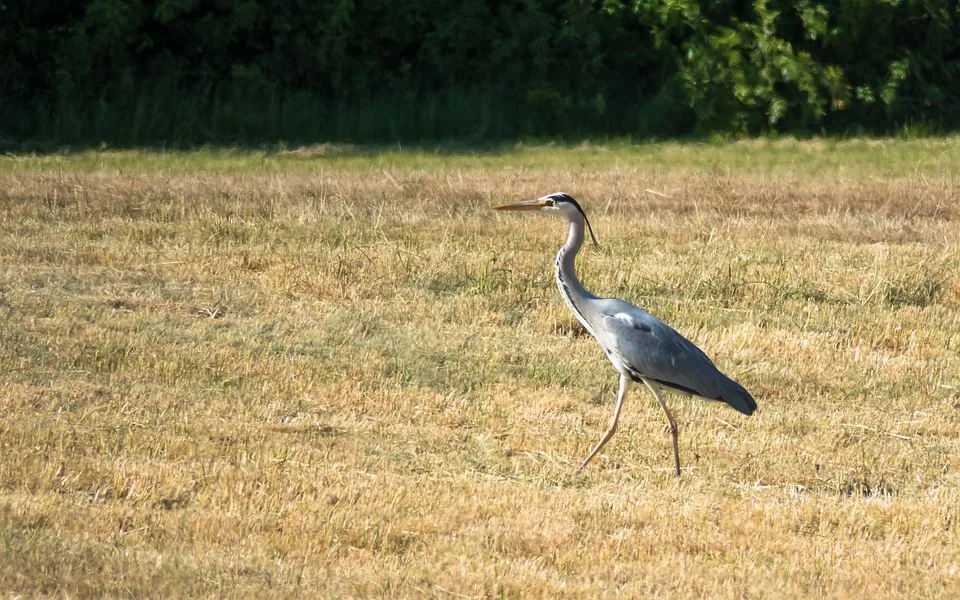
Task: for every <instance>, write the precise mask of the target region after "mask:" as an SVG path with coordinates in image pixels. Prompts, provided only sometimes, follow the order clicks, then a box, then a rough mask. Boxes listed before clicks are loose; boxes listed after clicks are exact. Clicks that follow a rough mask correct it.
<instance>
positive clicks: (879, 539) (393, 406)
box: [0, 139, 960, 598]
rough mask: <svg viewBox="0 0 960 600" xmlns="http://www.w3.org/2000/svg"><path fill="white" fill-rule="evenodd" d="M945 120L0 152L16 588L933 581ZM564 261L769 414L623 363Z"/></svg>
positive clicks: (944, 497) (884, 587)
mask: <svg viewBox="0 0 960 600" xmlns="http://www.w3.org/2000/svg"><path fill="white" fill-rule="evenodd" d="M958 164H960V143H958V141H957V140H956V139H941V140H926V141H924V140H920V141H881V140H852V141H847V142H829V141H808V142H796V141H789V140H788V141H779V142H766V141H752V142H732V143H728V144H719V143H718V144H707V145H692V144H687V145H685V144H650V145H645V146H637V147H633V146H628V145H623V144H619V145H618V144H612V145H609V146H598V145H587V144H584V145H581V146H577V147H561V146H551V147H532V146H518V147H511V148H503V149H500V150H496V151H490V152H482V153H468V154H456V153H453V152H451V151H405V150H402V149H394V150H390V151H382V152H378V151H374V150H370V149H365V148H351V147H342V146H318V147H315V148H310V149H302V150H295V151H284V152H269V153H244V152H238V151H235V152H222V151H220V152H216V151H197V152H190V153H160V152H157V153H144V152H89V153H84V154H78V155H66V156H46V157H31V156H22V155H20V156H6V157H3V158H0V342H2V349H0V410H2V411H3V415H4V418H3V419H2V420H0V592H2V593H3V594H6V595H9V596H38V595H39V596H58V597H60V596H65V597H100V596H132V597H143V596H171V597H182V596H231V597H232V596H256V597H290V596H295V595H303V596H307V597H311V596H312V597H344V598H346V597H436V598H475V597H478V598H487V597H524V598H529V597H550V598H553V597H604V596H607V597H614V596H623V597H640V596H658V597H669V598H676V597H683V596H686V597H703V596H717V597H765V598H769V597H847V598H849V597H862V598H875V597H946V596H949V595H951V594H956V592H957V590H958V589H960V317H958V314H960V176H958V174H957V172H956V165H958ZM558 190H563V191H567V192H570V193H572V194H573V195H574V196H576V197H577V198H578V199H580V200H581V202H582V204H583V205H584V206H585V208H586V210H587V211H588V214H589V215H590V216H591V220H592V222H593V226H594V229H595V231H596V233H597V235H598V237H599V239H600V243H601V245H602V249H601V250H599V251H597V250H594V249H588V250H585V252H584V254H583V256H581V258H580V262H579V269H580V272H581V279H582V280H583V282H584V284H585V285H586V286H587V287H588V288H590V289H591V290H593V291H594V292H595V293H597V294H599V295H609V296H617V297H621V298H624V299H627V300H629V301H631V302H634V303H635V304H638V305H640V306H641V307H644V308H646V309H648V310H649V311H650V312H652V313H654V314H656V315H657V316H659V317H661V318H662V319H664V320H666V321H667V322H669V323H671V324H672V325H673V326H674V327H675V328H677V329H678V330H679V331H680V332H682V333H684V334H685V335H686V336H687V337H689V338H690V339H692V340H693V341H694V342H696V343H698V344H699V345H700V346H701V347H703V348H704V349H705V350H706V351H707V353H708V354H710V355H711V356H712V357H713V358H714V359H715V362H716V363H717V364H718V366H719V367H720V368H721V369H722V370H724V371H725V372H726V373H728V374H729V375H731V376H733V377H735V378H737V379H738V380H740V381H741V382H742V383H743V384H744V385H745V386H746V387H747V388H748V389H750V390H751V391H752V393H753V395H754V396H755V397H756V399H757V401H758V403H759V405H760V409H759V411H758V413H757V414H756V415H754V416H753V417H751V418H745V417H743V416H741V415H739V414H737V413H736V412H735V411H733V410H731V409H729V408H728V407H725V406H722V405H717V404H709V405H708V404H705V403H702V402H699V401H695V400H686V399H682V398H676V397H670V398H669V399H668V401H669V402H670V404H671V406H672V407H673V412H674V415H675V416H676V417H677V420H678V423H679V426H680V452H681V459H682V460H683V461H684V467H685V471H684V474H683V477H682V478H680V479H677V478H676V477H674V476H673V474H672V450H671V446H670V438H669V434H668V431H667V427H666V422H665V419H664V417H663V414H662V411H661V410H660V408H659V407H658V406H657V404H656V402H655V401H654V400H653V397H652V396H651V395H650V394H649V393H646V392H644V391H643V390H642V389H640V388H635V389H634V390H633V391H632V393H631V395H630V396H629V397H628V398H627V402H626V407H625V409H624V416H623V418H622V419H621V428H620V431H619V433H618V434H617V436H616V437H614V438H613V440H612V441H611V443H610V444H608V446H607V447H606V448H605V449H604V452H603V453H602V454H601V455H600V456H599V457H598V458H597V459H596V460H595V461H594V462H593V463H592V464H591V465H590V467H588V469H587V470H586V471H585V472H584V473H583V474H581V475H578V476H575V475H573V473H572V471H573V469H574V468H575V467H576V465H577V464H578V461H579V460H581V459H582V458H583V457H584V456H585V455H586V453H587V452H588V451H589V449H590V447H591V446H592V444H594V443H595V442H596V441H597V440H598V439H599V437H600V435H601V433H602V432H603V429H604V428H605V427H606V425H607V422H608V420H609V418H610V415H611V412H612V408H613V400H614V394H615V392H616V381H617V379H616V374H615V371H614V370H613V367H612V366H611V365H610V364H609V363H608V362H607V361H606V359H605V357H604V356H603V353H602V351H601V350H600V348H599V346H597V344H596V343H595V342H594V340H593V339H592V338H590V337H589V336H588V335H586V334H585V332H584V331H583V330H582V329H581V327H580V326H579V324H577V323H576V321H575V320H574V319H573V317H572V316H571V315H570V314H569V312H568V311H567V309H566V307H564V306H563V305H562V303H561V301H560V298H559V296H558V294H557V291H556V288H555V285H554V282H553V274H552V272H551V268H552V264H553V256H554V253H555V252H556V250H557V248H558V247H559V245H560V244H561V243H562V241H563V239H564V236H565V228H564V224H563V223H562V222H561V221H559V220H555V219H551V218H547V217H545V216H541V215H516V214H506V215H504V214H499V213H495V212H494V211H492V210H490V209H491V207H492V206H494V205H496V204H499V203H502V202H505V201H512V200H518V199H524V198H529V197H534V196H539V195H542V194H545V193H548V192H553V191H558Z"/></svg>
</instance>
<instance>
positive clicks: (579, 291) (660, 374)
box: [496, 192, 757, 477]
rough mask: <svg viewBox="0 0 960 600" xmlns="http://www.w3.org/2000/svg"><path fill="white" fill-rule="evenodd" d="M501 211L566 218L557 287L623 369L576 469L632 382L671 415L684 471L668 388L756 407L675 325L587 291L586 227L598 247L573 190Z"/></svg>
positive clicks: (745, 408) (613, 426) (606, 437)
mask: <svg viewBox="0 0 960 600" xmlns="http://www.w3.org/2000/svg"><path fill="white" fill-rule="evenodd" d="M496 208H497V210H537V211H542V212H546V213H556V214H560V215H563V216H564V217H566V218H567V221H568V223H569V226H570V228H569V232H568V234H567V243H565V244H564V245H563V247H562V248H560V251H559V252H558V253H557V262H556V269H557V287H559V288H560V295H561V296H562V297H563V300H564V301H565V302H566V303H567V306H569V307H570V310H571V311H573V314H574V316H575V317H576V318H577V320H578V321H580V323H582V324H583V326H584V327H585V328H586V330H587V331H588V332H590V335H592V336H593V337H594V338H596V340H597V342H599V343H600V346H601V347H602V348H603V351H604V352H605V353H606V354H607V358H608V359H610V362H611V363H613V366H614V367H616V369H617V371H618V372H619V373H620V387H619V390H618V392H617V404H616V407H615V408H614V410H613V419H612V420H611V421H610V426H609V427H608V428H607V431H606V433H604V434H603V437H602V438H601V439H600V442H599V443H598V444H597V445H596V446H595V447H594V448H593V450H592V451H591V452H590V454H589V455H588V456H587V458H585V459H584V460H583V462H582V463H580V467H579V468H578V469H577V472H580V471H581V470H582V469H583V468H584V467H586V466H587V463H589V462H590V461H591V460H592V459H593V457H595V456H596V455H597V453H599V452H600V450H601V449H602V448H603V447H604V445H605V444H606V443H607V442H608V441H610V438H612V437H613V434H614V433H616V431H617V423H618V422H619V420H620V409H621V408H623V400H624V398H625V397H626V395H627V390H628V389H629V388H630V385H631V384H633V383H642V384H644V385H646V386H647V387H648V388H649V389H650V391H651V392H653V395H654V396H655V397H656V399H657V402H659V403H660V406H661V407H662V408H663V412H664V413H666V415H667V421H668V422H669V423H670V435H671V437H672V439H673V460H674V466H675V467H676V472H677V476H678V477H679V476H680V452H679V450H678V449H677V422H676V421H674V419H673V415H671V414H670V409H669V408H667V404H666V402H664V400H663V393H662V392H664V391H670V392H675V393H679V394H683V395H686V396H696V397H699V398H702V399H705V400H716V401H721V402H726V403H727V404H729V405H730V406H732V407H733V408H735V409H736V410H738V411H740V412H742V413H743V414H745V415H751V414H753V411H754V410H756V408H757V403H756V401H754V399H753V397H752V396H751V395H750V393H749V392H748V391H747V390H746V389H745V388H744V387H743V386H742V385H740V384H739V383H737V382H736V381H734V380H733V379H730V378H729V377H727V376H726V375H724V374H723V373H721V372H720V370H719V369H717V367H716V366H715V365H714V364H713V362H712V361H711V360H710V359H709V358H708V357H707V355H706V354H704V353H703V351H702V350H700V348H697V347H696V346H695V345H694V344H693V342H691V341H689V340H688V339H686V338H685V337H683V336H682V335H680V334H679V333H677V332H676V331H675V330H674V329H673V328H672V327H670V326H669V325H667V324H666V323H664V322H663V321H661V320H660V319H657V318H656V317H654V316H653V315H651V314H649V313H647V312H646V311H643V310H641V309H639V308H637V307H636V306H634V305H632V304H630V303H628V302H624V301H623V300H619V299H617V298H598V297H597V296H594V295H593V294H591V293H590V292H588V291H587V290H586V289H585V288H584V287H583V285H582V284H581V283H580V279H579V278H577V273H576V271H575V270H574V260H575V259H576V256H577V252H579V251H580V247H581V246H582V245H583V240H584V227H586V229H587V230H588V231H589V232H590V238H591V239H592V240H593V243H594V245H596V246H597V247H599V245H598V244H597V239H596V237H594V235H593V228H592V227H590V221H588V220H587V215H586V213H584V212H583V209H582V208H581V207H580V204H578V203H577V201H576V200H574V199H573V197H572V196H570V195H569V194H565V193H562V192H558V193H555V194H550V195H548V196H543V197H542V198H537V199H536V200H525V201H523V202H515V203H513V204H504V205H502V206H497V207H496Z"/></svg>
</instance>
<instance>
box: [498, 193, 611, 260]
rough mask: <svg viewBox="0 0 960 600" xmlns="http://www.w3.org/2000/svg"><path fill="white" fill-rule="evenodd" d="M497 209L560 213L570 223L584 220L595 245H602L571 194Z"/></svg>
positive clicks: (507, 205)
mask: <svg viewBox="0 0 960 600" xmlns="http://www.w3.org/2000/svg"><path fill="white" fill-rule="evenodd" d="M496 209H497V210H538V211H541V212H546V213H560V214H562V215H563V216H565V217H567V219H568V220H570V221H576V220H579V219H583V221H584V222H585V223H586V224H587V230H588V231H590V239H592V240H593V245H594V246H596V247H597V248H599V247H600V244H598V243H597V238H596V236H594V235H593V228H592V227H590V220H589V219H587V213H585V212H583V208H581V207H580V204H579V203H578V202H577V201H576V200H575V199H574V198H573V196H571V195H570V194H567V193H564V192H556V193H553V194H549V195H547V196H542V197H540V198H537V199H536V200H524V201H522V202H514V203H512V204H502V205H500V206H497V207H496Z"/></svg>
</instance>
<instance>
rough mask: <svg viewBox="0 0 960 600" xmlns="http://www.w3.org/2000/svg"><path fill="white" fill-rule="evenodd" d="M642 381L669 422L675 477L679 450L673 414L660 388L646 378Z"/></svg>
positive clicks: (678, 470) (678, 465)
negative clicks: (655, 398)
mask: <svg viewBox="0 0 960 600" xmlns="http://www.w3.org/2000/svg"><path fill="white" fill-rule="evenodd" d="M643 382H644V383H645V384H647V387H648V388H650V391H651V392H653V395H654V396H656V397H657V402H659V403H660V406H662V407H663V412H665V413H667V421H669V422H670V436H671V437H672V438H673V464H674V466H675V467H676V468H677V477H680V451H679V450H678V449H677V422H676V421H674V420H673V415H671V414H670V409H669V408H667V403H666V402H664V401H663V394H662V393H661V392H660V388H658V387H657V386H656V385H655V384H652V383H650V382H649V381H647V380H646V379H644V380H643Z"/></svg>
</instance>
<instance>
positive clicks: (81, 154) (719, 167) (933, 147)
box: [0, 137, 960, 178]
mask: <svg viewBox="0 0 960 600" xmlns="http://www.w3.org/2000/svg"><path fill="white" fill-rule="evenodd" d="M958 163H960V143H958V141H957V138H956V137H942V138H922V139H916V140H889V139H864V138H852V139H841V138H825V139H816V140H807V141H804V140H797V139H793V138H789V137H784V138H770V139H759V140H741V141H733V142H727V141H723V140H717V141H716V142H651V143H641V144H634V143H630V142H629V141H626V140H619V141H618V140H606V141H603V142H599V143H590V142H581V143H576V144H562V143H549V144H544V143H537V142H530V143H510V144H493V145H488V146H478V147H474V148H472V149H470V148H464V147H462V146H458V145H448V146H444V145H435V146H427V147H418V146H412V147H404V146H402V145H396V146H389V147H383V146H362V145H351V144H319V145H314V146H306V147H295V148H289V149H288V148H285V147H276V148H271V149H269V150H248V149H239V148H235V149H222V148H207V149H199V150H190V151H178V150H174V151H163V150H158V151H142V150H110V149H105V150H102V151H94V150H85V151H76V152H71V151H64V152H61V153H50V154H41V155H35V154H23V155H6V156H3V157H0V172H4V171H6V172H33V171H38V170H41V171H59V170H60V169H66V170H68V171H84V172H89V171H97V170H118V171H127V172H149V173H154V172H174V173H192V172H208V173H209V172H214V173H251V174H252V173H297V172H300V173H314V174H317V173H323V172H325V171H327V170H333V171H371V170H383V169H403V170H425V171H430V172H455V171H463V170H468V171H475V170H509V171H512V172H519V173H523V172H524V171H529V170H531V169H532V170H542V169H564V170H567V169H569V170H571V171H573V172H576V171H578V170H580V171H582V170H596V169H601V170H614V171H616V170H617V169H621V170H626V171H636V170H644V171H652V172H657V173H668V172H672V171H677V170H684V171H693V172H701V173H720V174H724V173H751V174H779V175H797V176H814V175H824V176H834V177H851V178H862V177H907V176H917V175H924V176H926V177H936V178H943V177H947V178H951V177H953V176H954V172H953V165H955V164H958Z"/></svg>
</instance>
